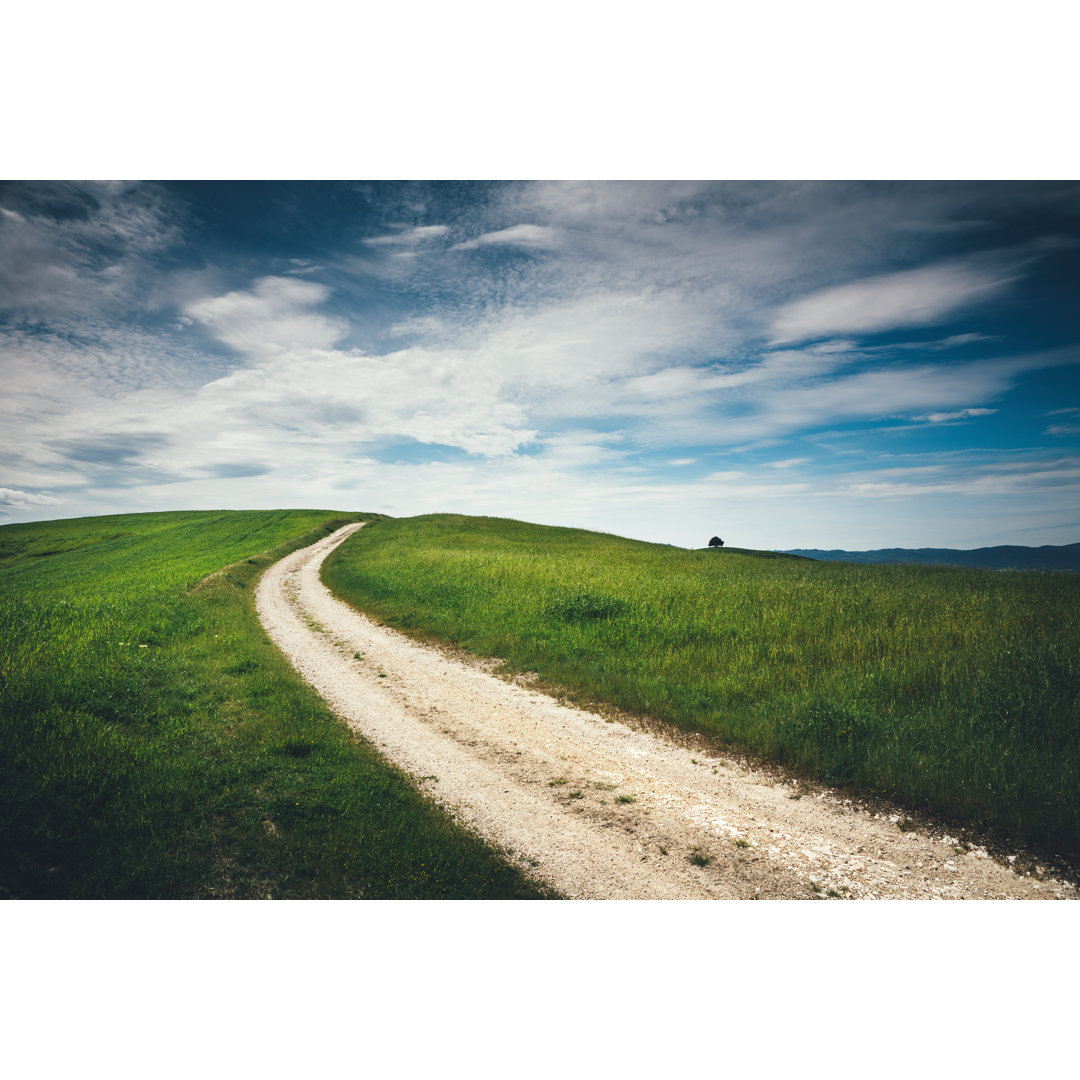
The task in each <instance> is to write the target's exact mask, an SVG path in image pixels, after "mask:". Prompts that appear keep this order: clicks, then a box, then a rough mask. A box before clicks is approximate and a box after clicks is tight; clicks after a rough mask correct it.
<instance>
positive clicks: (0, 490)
mask: <svg viewBox="0 0 1080 1080" xmlns="http://www.w3.org/2000/svg"><path fill="white" fill-rule="evenodd" d="M59 503H60V500H59V499H54V498H53V497H52V496H51V495H40V494H35V493H34V492H32V491H19V490H18V489H17V488H7V487H0V505H2V506H7V507H10V508H11V509H12V510H29V509H30V508H31V507H34V506H56V505H59Z"/></svg>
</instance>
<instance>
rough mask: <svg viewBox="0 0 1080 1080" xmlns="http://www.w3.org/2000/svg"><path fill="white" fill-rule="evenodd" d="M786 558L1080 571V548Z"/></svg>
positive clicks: (796, 551)
mask: <svg viewBox="0 0 1080 1080" xmlns="http://www.w3.org/2000/svg"><path fill="white" fill-rule="evenodd" d="M783 554H785V555H801V556H803V557H804V558H807V559H819V560H820V561H822V562H853V563H925V564H930V565H939V566H970V567H976V568H978V569H980V570H1080V544H1065V545H1063V546H1061V547H1053V546H1051V545H1049V544H1048V545H1046V546H1045V547H1015V546H1012V545H1006V546H1003V547H985V548H975V549H973V550H972V551H961V550H958V549H957V548H878V549H877V550H876V551H839V550H833V551H819V550H817V549H816V548H791V549H789V550H788V551H785V552H784V553H783Z"/></svg>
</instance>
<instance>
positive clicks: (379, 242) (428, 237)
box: [364, 225, 450, 247]
mask: <svg viewBox="0 0 1080 1080" xmlns="http://www.w3.org/2000/svg"><path fill="white" fill-rule="evenodd" d="M449 231H450V227H449V226H448V225H414V226H413V227H412V228H405V229H402V230H401V232H396V233H389V234H387V235H386V236H371V237H368V238H367V239H366V240H365V241H364V243H365V244H369V245H371V246H372V247H386V246H390V247H416V246H417V245H419V244H429V243H431V242H432V241H434V240H440V239H442V238H443V237H444V236H446V234H447V233H448V232H449Z"/></svg>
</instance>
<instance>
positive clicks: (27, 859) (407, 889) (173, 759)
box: [0, 510, 540, 899]
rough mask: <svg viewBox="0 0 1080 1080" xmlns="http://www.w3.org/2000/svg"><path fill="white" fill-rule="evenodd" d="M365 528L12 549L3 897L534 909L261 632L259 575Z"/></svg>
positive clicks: (183, 533)
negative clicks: (319, 900) (507, 903)
mask: <svg viewBox="0 0 1080 1080" xmlns="http://www.w3.org/2000/svg"><path fill="white" fill-rule="evenodd" d="M370 517H378V515H372V516H370ZM358 519H359V518H358V515H339V514H338V515H335V514H334V513H332V512H330V511H320V510H289V511H267V512H254V511H253V512H238V511H222V512H205V513H171V514H138V515H123V516H118V517H108V518H84V519H78V520H73V521H58V522H45V523H36V524H25V525H7V526H4V527H2V528H0V775H2V776H3V778H4V781H3V789H2V794H0V895H3V894H7V895H14V896H20V897H73V898H74V897H92V898H158V897H170V898H185V897H251V898H256V897H266V896H274V897H300V898H308V897H371V898H390V899H409V898H435V897H447V898H510V897H536V896H539V895H540V893H539V891H538V890H537V889H536V888H535V887H534V886H533V885H532V884H531V883H529V882H528V881H527V879H525V878H524V877H523V876H522V875H521V874H520V873H518V872H517V871H516V870H515V869H513V868H512V867H510V866H509V865H507V864H506V863H505V862H504V861H502V860H501V859H500V858H499V857H498V856H497V855H496V854H495V853H494V852H493V851H492V850H491V849H490V848H489V847H488V846H487V845H485V844H484V843H483V842H481V841H480V840H479V839H477V838H476V837H474V836H473V835H471V834H470V833H468V832H465V831H464V830H462V829H460V828H459V827H457V826H456V825H455V824H454V823H453V822H452V821H451V820H450V819H449V817H448V816H447V815H446V814H445V813H443V812H442V811H441V810H440V809H438V808H437V807H436V806H434V805H433V804H432V803H430V802H428V801H426V800H425V799H423V798H422V797H421V796H420V795H419V794H418V793H417V792H416V791H415V790H414V789H413V788H412V787H410V786H409V785H408V783H407V782H406V781H405V779H404V778H403V776H402V775H401V774H400V773H399V772H398V771H397V770H395V769H394V768H392V767H390V766H388V765H387V764H386V763H385V762H383V761H382V759H380V758H379V757H378V756H377V755H376V754H375V752H374V751H373V750H372V749H371V748H370V747H369V746H368V745H367V744H365V743H364V742H362V741H361V740H360V739H359V738H357V737H356V736H354V735H353V734H352V733H351V732H350V731H349V730H348V729H347V728H346V727H345V726H344V725H342V724H341V723H340V722H339V721H337V720H336V719H335V718H334V717H333V716H332V714H331V713H330V712H329V711H328V709H327V708H326V706H325V705H324V704H323V703H322V701H321V699H320V698H319V697H318V696H317V695H316V694H315V693H314V691H312V690H311V689H310V688H308V687H307V685H306V684H304V683H303V682H302V681H301V680H300V679H299V677H298V676H297V675H296V674H295V672H294V671H293V669H292V667H291V666H290V665H289V664H288V662H287V661H286V660H285V659H284V658H283V657H282V656H281V655H280V653H279V652H278V651H277V649H276V648H275V647H274V646H273V645H272V644H271V643H270V641H269V640H268V639H267V638H266V635H265V634H264V633H263V630H262V627H261V626H260V625H259V623H258V621H257V618H256V615H255V611H254V600H253V595H252V592H253V586H254V584H255V581H256V579H257V578H258V575H259V574H260V573H261V572H262V570H263V569H265V568H266V567H267V566H268V565H269V564H270V563H271V562H272V561H274V560H275V559H277V558H280V557H281V556H283V555H285V554H287V553H288V552H289V551H291V550H295V549H296V548H297V547H300V546H303V545H304V544H306V543H311V542H313V541H314V540H316V539H319V538H320V537H322V536H325V535H326V533H327V532H329V531H332V530H333V529H334V528H337V527H338V526H340V525H343V524H346V523H347V522H348V521H352V520H358ZM269 549H272V550H269ZM260 553H262V554H260ZM208 575H209V576H208Z"/></svg>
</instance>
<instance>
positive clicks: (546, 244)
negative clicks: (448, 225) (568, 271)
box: [454, 225, 558, 251]
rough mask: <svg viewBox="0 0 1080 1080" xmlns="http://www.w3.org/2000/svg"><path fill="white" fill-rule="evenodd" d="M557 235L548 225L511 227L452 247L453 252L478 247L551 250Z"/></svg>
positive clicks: (484, 234)
mask: <svg viewBox="0 0 1080 1080" xmlns="http://www.w3.org/2000/svg"><path fill="white" fill-rule="evenodd" d="M557 241H558V234H557V232H556V230H555V229H553V228H552V227H551V226H550V225H511V226H510V228H508V229H498V230H496V231H495V232H487V233H483V234H482V235H480V236H477V237H475V238H474V239H472V240H464V241H462V242H461V243H460V244H455V245H454V251H473V250H475V249H476V248H480V247H518V248H552V247H555V246H556V243H557Z"/></svg>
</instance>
